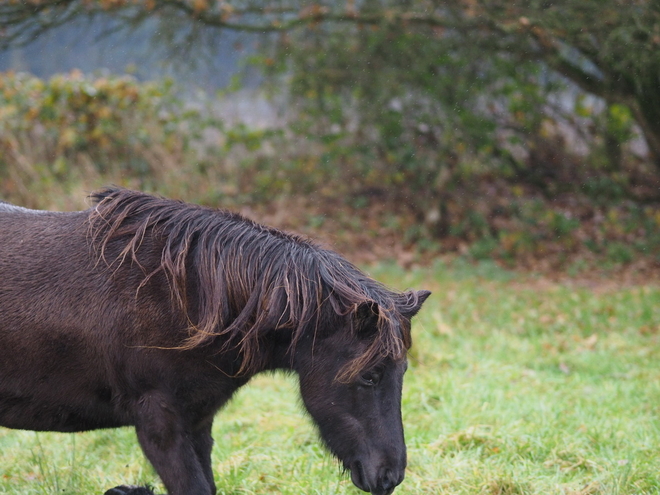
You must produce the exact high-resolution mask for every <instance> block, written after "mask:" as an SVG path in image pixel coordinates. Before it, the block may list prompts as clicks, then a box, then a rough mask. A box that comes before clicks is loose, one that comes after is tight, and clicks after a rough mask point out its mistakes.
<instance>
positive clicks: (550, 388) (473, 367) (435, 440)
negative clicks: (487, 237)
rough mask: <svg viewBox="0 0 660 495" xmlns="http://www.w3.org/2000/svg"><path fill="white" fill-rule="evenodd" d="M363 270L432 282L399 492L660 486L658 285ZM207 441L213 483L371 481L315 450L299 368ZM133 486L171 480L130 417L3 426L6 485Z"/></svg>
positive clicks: (416, 351)
mask: <svg viewBox="0 0 660 495" xmlns="http://www.w3.org/2000/svg"><path fill="white" fill-rule="evenodd" d="M370 271H371V273H372V275H374V276H375V277H376V278H378V279H380V280H382V281H384V282H385V283H388V284H390V285H393V286H396V287H398V288H406V287H416V288H428V289H431V290H433V291H434V294H433V296H432V297H431V298H430V299H429V300H428V302H427V304H426V306H425V308H424V309H423V311H422V313H421V314H420V316H419V318H418V319H417V320H416V322H415V325H414V330H413V331H414V338H415V343H414V347H413V349H412V352H411V356H410V368H409V371H408V373H407V375H406V381H405V390H404V401H403V416H404V423H405V426H406V437H407V443H408V448H409V468H408V472H407V476H406V480H405V481H404V483H403V484H402V485H401V486H400V487H399V488H398V489H397V491H396V492H395V493H398V494H401V495H403V494H452V495H458V494H486V495H518V494H562V495H593V494H622V495H623V494H629V495H632V494H647V493H649V494H650V493H660V420H659V416H660V367H659V366H658V358H659V357H660V289H659V288H657V287H653V286H635V287H615V286H614V285H613V284H608V286H607V288H602V287H599V286H589V287H587V286H584V287H580V286H579V285H578V284H570V285H559V284H552V283H544V282H542V281H537V280H533V279H529V278H527V279H525V280H521V279H519V278H516V277H514V276H512V275H511V274H510V273H507V272H504V271H501V270H499V269H497V267H495V266H493V265H490V264H482V265H479V266H477V267H476V268H475V267H469V266H456V267H454V268H452V269H448V268H445V267H443V266H440V265H439V266H437V267H435V268H430V269H425V270H418V271H413V272H405V271H402V270H400V269H398V268H395V267H392V266H379V267H375V268H373V269H371V270H370ZM214 437H215V439H216V445H215V447H214V452H213V465H214V469H215V473H216V482H217V484H218V490H219V493H222V494H291V495H293V494H296V495H299V494H301V493H303V494H335V493H341V494H348V495H357V494H358V493H362V492H360V491H359V490H357V489H356V488H354V487H353V486H352V485H351V483H350V481H349V480H348V478H347V476H345V475H342V474H341V472H340V470H339V468H338V464H337V462H336V461H334V460H332V459H331V458H330V457H329V456H328V455H327V454H326V453H325V452H324V451H323V449H322V448H321V447H320V444H319V442H318V440H317V437H316V433H315V431H314V428H313V427H312V426H311V424H310V422H309V421H308V419H307V418H306V417H305V415H304V413H303V412H302V409H301V406H300V401H299V399H298V397H297V392H296V384H295V380H294V379H293V378H291V377H286V376H284V375H280V374H277V375H274V376H261V377H258V378H257V379H255V380H254V381H253V382H252V383H251V384H250V385H249V386H247V387H245V388H244V389H243V390H241V391H240V393H239V394H238V395H237V396H236V398H235V400H233V401H232V403H231V404H230V405H229V406H228V407H227V408H226V409H225V410H224V411H222V412H221V413H220V414H219V415H218V417H217V419H216V424H215V428H214ZM124 482H128V483H152V484H154V485H155V486H156V487H157V488H158V489H161V490H162V487H160V486H159V485H158V480H157V477H156V476H155V474H154V473H153V471H152V469H151V468H150V466H149V464H148V463H147V462H146V461H145V460H144V459H143V457H142V455H141V453H140V451H139V448H138V447H137V444H136V441H135V435H134V433H133V432H132V431H131V430H130V429H121V430H115V431H103V432H92V433H85V434H77V435H59V434H50V433H40V434H35V433H32V432H17V431H11V430H7V429H0V493H7V494H10V493H11V494H55V493H58V494H67V493H68V494H73V493H80V494H101V493H103V490H104V489H106V488H108V487H110V486H114V485H116V484H120V483H124Z"/></svg>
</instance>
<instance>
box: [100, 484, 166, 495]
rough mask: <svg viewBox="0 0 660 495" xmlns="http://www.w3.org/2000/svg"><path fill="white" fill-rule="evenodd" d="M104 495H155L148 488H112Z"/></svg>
mask: <svg viewBox="0 0 660 495" xmlns="http://www.w3.org/2000/svg"><path fill="white" fill-rule="evenodd" d="M103 495H154V492H153V491H152V490H151V488H149V487H148V486H126V485H121V486H116V487H114V488H110V490H108V491H106V492H105V493H104V494H103Z"/></svg>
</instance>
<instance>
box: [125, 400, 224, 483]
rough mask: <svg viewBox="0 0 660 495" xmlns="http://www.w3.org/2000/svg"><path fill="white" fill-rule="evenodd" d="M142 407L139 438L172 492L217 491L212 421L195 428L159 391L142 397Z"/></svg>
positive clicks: (143, 448) (161, 477)
mask: <svg viewBox="0 0 660 495" xmlns="http://www.w3.org/2000/svg"><path fill="white" fill-rule="evenodd" d="M139 411H140V415H139V418H140V419H139V422H138V423H137V424H136V425H135V430H136V432H137V437H138V440H139V442H140V445H141V446H142V450H143V451H144V454H145V455H146V456H147V459H149V461H150V462H151V464H152V465H153V467H154V469H155V470H156V472H157V473H158V476H160V479H161V481H162V482H163V484H164V485H165V488H167V491H168V493H169V495H214V494H215V486H214V484H213V476H212V474H211V458H210V456H211V445H212V440H211V425H210V422H209V424H208V425H204V427H203V428H201V429H197V431H195V429H194V428H192V427H191V426H190V425H188V424H186V422H185V421H183V420H182V418H180V416H179V414H177V412H176V410H175V408H174V407H171V406H170V403H169V401H168V400H167V397H165V396H164V395H163V394H160V393H157V392H152V393H150V394H148V395H147V396H144V397H143V398H142V399H141V400H140V403H139ZM209 477H210V481H209Z"/></svg>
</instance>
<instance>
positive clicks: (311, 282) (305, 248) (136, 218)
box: [89, 188, 417, 380]
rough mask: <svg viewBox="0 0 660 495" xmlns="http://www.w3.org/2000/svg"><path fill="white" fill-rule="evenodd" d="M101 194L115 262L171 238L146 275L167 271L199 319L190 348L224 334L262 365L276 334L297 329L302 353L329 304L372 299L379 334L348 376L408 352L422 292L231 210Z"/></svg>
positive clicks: (101, 246) (254, 364)
mask: <svg viewBox="0 0 660 495" xmlns="http://www.w3.org/2000/svg"><path fill="white" fill-rule="evenodd" d="M91 198H92V200H93V201H94V202H95V208H94V209H93V210H92V212H91V214H90V218H89V228H90V236H91V239H92V242H93V245H94V246H95V248H96V249H97V252H98V254H99V256H100V257H101V258H105V255H106V252H107V248H108V245H109V243H110V241H115V240H117V242H121V243H122V244H121V246H122V251H121V252H120V253H119V255H118V256H117V257H116V259H111V260H108V259H106V263H108V264H109V265H114V264H121V263H123V262H124V261H125V260H126V259H127V258H128V259H129V260H130V261H131V262H134V263H136V264H138V265H140V266H142V263H141V260H143V254H142V251H141V249H142V250H144V249H145V248H144V240H145V238H147V237H150V236H151V237H153V238H154V239H155V240H157V241H158V243H159V244H158V245H162V252H160V253H158V254H159V255H160V261H159V263H158V266H157V268H156V269H155V270H152V271H150V272H145V279H144V282H143V284H146V283H147V282H148V281H149V279H151V278H152V277H153V276H154V275H155V274H157V273H159V272H162V273H163V274H164V275H165V276H166V277H167V280H168V281H169V285H170V290H171V295H172V300H173V302H174V304H176V305H177V306H178V307H179V308H180V309H181V310H182V311H183V312H184V313H185V314H186V315H187V317H188V320H189V322H190V325H189V337H188V339H187V340H186V341H185V342H183V343H182V348H188V349H191V348H194V347H197V346H203V345H206V344H209V343H211V342H212V341H214V340H215V339H216V338H217V337H218V336H224V337H225V338H226V342H227V343H228V345H235V346H237V347H238V349H239V351H240V353H241V357H242V368H241V372H250V371H256V370H258V368H259V366H260V364H261V363H260V361H259V360H260V355H261V353H260V352H259V349H260V343H261V342H262V339H263V338H264V337H265V336H266V334H267V333H268V332H271V331H283V330H285V329H287V330H288V331H289V332H290V333H291V348H290V352H294V351H295V345H296V343H297V342H298V341H299V339H300V337H301V336H302V335H303V334H304V333H305V332H306V331H315V330H316V329H317V328H318V326H319V324H320V323H321V321H322V318H323V315H322V312H323V311H327V310H328V309H327V308H332V310H333V311H334V312H335V313H336V314H338V315H343V316H348V315H352V314H354V313H355V312H356V310H357V308H358V307H359V306H360V305H362V304H364V303H367V304H374V303H375V304H377V305H378V311H377V314H378V320H377V332H375V337H374V340H373V342H372V343H371V344H370V346H369V347H368V348H367V350H366V351H365V352H364V353H363V355H361V356H358V357H357V358H356V359H355V360H354V361H353V362H351V363H350V364H349V365H348V366H347V367H346V369H345V370H343V372H342V373H341V377H342V379H346V380H348V379H351V378H352V377H354V376H356V375H357V374H358V373H359V372H360V371H361V370H363V369H364V368H365V367H366V366H369V365H372V364H374V363H375V362H377V361H378V360H381V359H384V358H386V357H390V358H392V359H395V360H398V359H401V358H403V357H404V356H405V353H406V350H407V349H408V348H409V347H410V343H411V340H410V332H409V327H408V326H407V325H405V324H404V318H403V316H402V313H405V312H406V310H407V309H408V308H412V307H414V306H415V305H416V304H417V297H416V295H415V293H414V292H409V293H408V292H407V293H402V292H397V291H393V290H391V289H389V288H387V287H385V286H383V285H382V284H380V283H378V282H376V281H375V280H373V279H371V278H369V277H368V276H367V275H365V274H364V273H363V272H361V271H360V270H359V269H358V268H356V267H355V266H354V265H353V264H351V263H350V262H348V261H346V260H345V259H344V258H342V257H341V256H340V255H338V254H337V253H335V252H333V251H329V250H326V249H323V248H321V247H319V246H317V245H315V244H314V243H312V242H310V241H309V240H307V239H305V238H303V237H300V236H296V235H291V234H287V233H284V232H281V231H279V230H276V229H273V228H269V227H265V226H262V225H260V224H257V223H255V222H253V221H251V220H248V219H246V218H244V217H242V216H240V215H237V214H234V213H230V212H226V211H223V210H217V209H212V208H206V207H202V206H197V205H192V204H187V203H183V202H180V201H174V200H168V199H163V198H157V197H154V196H150V195H147V194H144V193H139V192H135V191H130V190H126V189H116V188H109V189H104V190H101V191H99V192H96V193H94V194H92V195H91ZM119 240H121V241H119ZM160 243H162V244H160ZM191 277H194V278H193V280H196V284H197V287H196V291H195V297H194V298H193V297H192V296H190V295H189V294H188V289H187V288H189V287H190V285H189V282H190V278H191ZM191 314H192V315H195V318H194V321H193V319H192V317H191V316H190V315H191ZM354 327H355V325H353V328H351V331H353V332H355V331H357V330H356V329H355V328H354ZM230 343H231V344H230Z"/></svg>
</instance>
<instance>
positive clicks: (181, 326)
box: [0, 189, 430, 495]
mask: <svg viewBox="0 0 660 495" xmlns="http://www.w3.org/2000/svg"><path fill="white" fill-rule="evenodd" d="M92 199H93V200H94V202H95V203H96V206H95V207H94V208H92V209H91V210H87V211H82V212H74V213H55V212H40V211H34V210H27V209H24V208H20V207H16V206H12V205H8V204H0V425H2V426H6V427H9V428H19V429H29V430H48V431H64V432H73V431H83V430H91V429H97V428H111V427H118V426H125V425H133V426H135V428H136V431H137V436H138V440H139V442H140V445H141V446H142V449H143V451H144V453H145V455H146V456H147V458H148V459H149V460H150V462H151V463H152V464H153V466H154V468H155V469H156V471H157V472H158V474H159V476H160V478H161V479H162V481H163V484H164V485H165V486H166V488H167V490H168V492H169V493H170V494H171V495H211V494H214V493H215V491H216V490H215V484H214V481H213V473H212V471H211V459H210V455H211V447H212V443H213V440H212V438H211V425H212V422H213V417H214V415H215V413H216V412H217V411H218V410H219V409H220V408H221V407H222V406H223V405H224V404H225V403H226V402H227V401H228V400H229V399H230V398H231V396H232V394H233V393H234V392H235V391H236V390H237V389H238V388H239V387H241V386H242V385H244V384H245V383H247V382H248V380H249V379H250V378H251V377H252V376H254V374H256V373H259V372H261V371H265V370H275V369H283V370H289V371H291V372H294V373H296V374H297V375H298V377H299V380H300V391H301V395H302V398H303V402H304V404H305V406H306V408H307V410H308V411H309V413H310V415H311V417H312V419H313V420H314V422H315V423H316V424H317V426H318V428H319V431H320V434H321V437H322V439H323V441H324V442H325V444H326V445H327V447H328V448H329V450H330V451H331V452H332V453H333V454H334V455H335V456H337V458H338V459H340V460H341V462H342V463H343V465H344V467H345V468H346V469H348V470H350V472H351V477H352V479H353V482H354V483H355V484H356V485H357V486H358V487H359V488H361V489H363V490H365V491H370V492H371V493H373V494H376V495H383V494H389V493H391V492H392V491H393V490H394V488H395V487H396V486H397V485H398V484H399V483H401V481H402V479H403V476H404V470H405V466H406V449H405V443H404V439H403V426H402V423H401V386H402V380H403V373H404V371H405V368H406V352H407V350H408V348H409V347H410V344H411V338H410V319H411V318H412V317H413V316H414V315H415V314H416V313H417V312H418V311H419V309H420V307H421V305H422V303H423V302H424V300H425V299H426V298H427V297H428V295H429V294H430V293H429V292H428V291H419V292H415V291H409V292H404V293H402V292H396V291H392V290H390V289H388V288H386V287H384V286H383V285H381V284H379V283H378V282H376V281H374V280H372V279H371V278H369V277H367V276H366V275H365V274H363V273H362V272H361V271H360V270H358V269H357V268H356V267H355V266H353V265H352V264H350V263H349V262H347V261H346V260H345V259H343V258H342V257H341V256H339V255H338V254H336V253H334V252H332V251H328V250H325V249H321V248H320V247H318V246H316V245H314V244H313V243H311V242H309V241H307V240H305V239H303V238H300V237H296V236H292V235H289V234H285V233H282V232H280V231H278V230H275V229H272V228H268V227H264V226H262V225H259V224H256V223H254V222H251V221H249V220H247V219H245V218H243V217H241V216H238V215H235V214H231V213H227V212H223V211H219V210H214V209H210V208H203V207H200V206H195V205H189V204H185V203H181V202H177V201H171V200H167V199H161V198H156V197H153V196H149V195H146V194H142V193H138V192H134V191H128V190H122V189H106V190H103V191H100V192H98V193H95V194H93V195H92ZM108 493H112V494H132V495H139V494H143V493H149V491H148V490H147V489H145V488H138V487H128V486H123V485H122V486H118V487H116V488H114V489H112V490H109V491H108Z"/></svg>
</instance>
